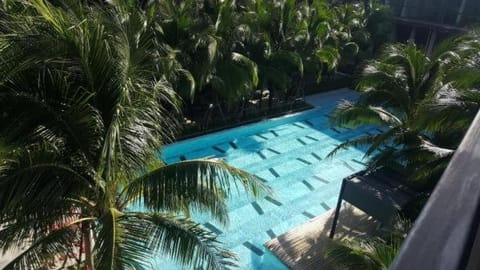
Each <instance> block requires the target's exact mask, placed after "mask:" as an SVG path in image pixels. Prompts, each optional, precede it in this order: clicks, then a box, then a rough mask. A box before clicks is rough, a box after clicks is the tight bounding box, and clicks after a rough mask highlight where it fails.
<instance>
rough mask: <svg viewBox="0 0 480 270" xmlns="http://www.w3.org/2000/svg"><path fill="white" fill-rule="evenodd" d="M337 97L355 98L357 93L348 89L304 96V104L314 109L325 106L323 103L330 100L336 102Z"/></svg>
mask: <svg viewBox="0 0 480 270" xmlns="http://www.w3.org/2000/svg"><path fill="white" fill-rule="evenodd" d="M339 95H340V96H352V97H357V96H358V92H356V91H354V90H352V89H348V88H341V89H337V90H333V91H328V92H324V93H318V94H314V95H309V96H305V102H306V103H308V104H310V105H312V106H314V107H321V106H320V104H325V101H329V100H331V102H338V96H339Z"/></svg>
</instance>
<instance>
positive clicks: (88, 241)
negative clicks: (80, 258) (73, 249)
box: [82, 223, 95, 270]
mask: <svg viewBox="0 0 480 270" xmlns="http://www.w3.org/2000/svg"><path fill="white" fill-rule="evenodd" d="M82 227H84V228H85V231H84V233H83V238H84V239H85V240H84V241H85V265H86V269H88V270H95V264H94V260H93V252H92V250H93V243H92V230H91V228H90V226H89V224H88V223H84V224H83V226H82Z"/></svg>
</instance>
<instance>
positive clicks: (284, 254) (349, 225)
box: [265, 202, 378, 270]
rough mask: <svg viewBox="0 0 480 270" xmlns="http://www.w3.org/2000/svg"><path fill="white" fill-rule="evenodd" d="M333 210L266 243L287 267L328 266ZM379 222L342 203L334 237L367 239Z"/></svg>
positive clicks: (318, 267)
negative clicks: (327, 248)
mask: <svg viewBox="0 0 480 270" xmlns="http://www.w3.org/2000/svg"><path fill="white" fill-rule="evenodd" d="M334 210H335V209H332V210H330V211H328V212H327V213H325V214H323V215H321V216H318V217H316V218H313V219H311V220H309V221H308V222H307V223H305V224H303V225H300V226H299V227H296V228H294V229H292V230H290V231H289V232H287V233H285V234H283V235H280V236H279V237H277V238H275V239H272V240H270V241H269V242H267V243H266V244H265V246H266V247H267V248H268V249H269V250H271V251H272V252H273V253H274V254H275V255H276V256H277V257H279V258H280V259H281V260H282V261H283V262H284V263H285V264H286V265H287V266H288V267H289V268H290V269H322V270H328V269H331V268H330V267H329V266H328V265H329V262H328V260H326V259H325V258H324V252H325V247H326V246H327V245H328V243H329V242H330V241H332V240H331V239H330V238H329V237H328V235H329V233H330V229H331V226H332V222H333V215H334ZM377 227H378V222H377V221H375V220H374V219H373V218H371V217H369V216H368V215H366V214H365V213H363V212H362V211H360V210H359V209H357V208H355V207H354V206H352V205H350V204H348V203H345V202H344V205H343V206H342V210H341V211H340V216H339V223H338V224H337V230H336V233H335V239H347V238H360V239H362V238H367V237H369V236H372V235H374V234H375V233H376V231H377V229H376V228H377Z"/></svg>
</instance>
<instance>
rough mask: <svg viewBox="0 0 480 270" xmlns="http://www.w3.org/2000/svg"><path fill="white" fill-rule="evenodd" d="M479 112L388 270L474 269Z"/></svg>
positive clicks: (479, 257)
mask: <svg viewBox="0 0 480 270" xmlns="http://www.w3.org/2000/svg"><path fill="white" fill-rule="evenodd" d="M479 221H480V113H478V114H477V116H476V118H475V120H474V121H473V123H472V125H471V126H470V129H469V130H468V132H467V134H466V135H465V137H464V139H463V141H462V143H461V144H460V146H459V148H458V149H457V151H456V153H455V155H454V156H453V158H452V160H451V161H450V164H449V165H448V167H447V169H446V170H445V172H444V174H443V176H442V178H441V179H440V181H439V182H438V184H437V186H436V188H435V190H434V192H433V193H432V195H431V196H430V199H429V200H428V202H427V204H426V205H425V207H424V209H423V210H422V213H421V214H420V216H419V217H418V219H417V221H416V222H415V225H414V227H413V229H412V230H411V231H410V234H409V235H408V237H407V239H406V240H405V242H404V243H403V245H402V248H401V250H400V252H399V254H398V256H397V257H396V259H395V261H394V263H393V265H392V266H391V269H392V270H405V269H408V270H417V269H418V270H455V269H462V270H463V269H480V234H479V233H478V232H479Z"/></svg>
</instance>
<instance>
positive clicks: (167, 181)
mask: <svg viewBox="0 0 480 270" xmlns="http://www.w3.org/2000/svg"><path fill="white" fill-rule="evenodd" d="M234 189H236V190H237V191H238V192H239V193H240V192H241V191H245V193H246V194H253V196H254V197H259V196H260V195H261V194H263V193H265V192H269V188H268V187H266V186H265V185H264V184H263V182H261V181H260V179H258V178H257V177H256V176H253V175H250V174H248V173H246V172H244V171H241V170H239V169H237V168H233V167H231V166H229V165H227V164H225V163H224V162H221V161H218V160H191V161H183V162H179V163H174V164H171V165H167V166H164V167H161V168H159V169H157V170H154V171H152V172H149V173H148V174H146V175H144V176H142V177H139V178H138V179H136V180H134V181H133V182H131V183H129V184H128V185H127V186H126V187H125V191H124V192H125V195H126V197H127V201H128V202H130V203H131V204H132V205H141V206H143V207H146V208H147V209H150V210H153V211H155V212H163V211H171V212H184V211H185V210H187V209H191V210H195V211H201V212H204V211H208V213H209V214H211V215H212V217H213V218H215V219H216V220H218V221H220V222H221V223H224V224H226V223H227V222H228V216H227V210H226V202H225V199H226V198H228V197H230V196H231V193H232V190H234ZM242 193H243V192H242ZM187 213H188V212H187Z"/></svg>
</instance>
